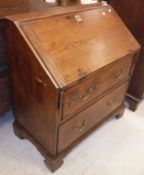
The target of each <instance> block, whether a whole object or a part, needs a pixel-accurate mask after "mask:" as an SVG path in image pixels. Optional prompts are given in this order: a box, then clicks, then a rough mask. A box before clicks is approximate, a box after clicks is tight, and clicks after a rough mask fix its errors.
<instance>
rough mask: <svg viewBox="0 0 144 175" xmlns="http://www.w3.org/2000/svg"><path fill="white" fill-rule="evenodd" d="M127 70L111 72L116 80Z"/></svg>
mask: <svg viewBox="0 0 144 175" xmlns="http://www.w3.org/2000/svg"><path fill="white" fill-rule="evenodd" d="M125 72H126V71H125V70H120V71H119V72H114V73H112V74H111V78H112V79H114V80H120V79H121V78H122V77H123V76H124V74H125Z"/></svg>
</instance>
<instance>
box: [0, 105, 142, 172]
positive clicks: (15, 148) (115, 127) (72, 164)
mask: <svg viewBox="0 0 144 175" xmlns="http://www.w3.org/2000/svg"><path fill="white" fill-rule="evenodd" d="M12 122H13V117H12V113H8V114H6V116H5V117H4V118H1V119H0V175H50V174H52V173H51V172H50V171H49V170H48V169H47V168H46V167H45V165H44V164H43V157H42V156H41V155H40V153H39V152H38V151H37V150H36V149H35V147H34V146H33V145H32V144H31V143H30V142H28V141H27V140H23V141H21V140H19V139H17V137H16V136H15V135H14V133H13V129H12ZM64 161H65V162H64V165H63V166H62V167H61V168H60V169H59V170H58V171H57V172H56V173H54V174H55V175H144V102H142V103H141V104H140V106H139V108H138V110H137V112H135V113H133V112H131V111H129V110H126V111H125V114H124V117H123V118H121V119H119V120H117V119H116V118H112V119H110V120H109V121H107V122H106V123H105V124H104V125H103V126H102V127H100V128H99V129H97V130H96V131H95V132H94V133H93V134H91V135H90V136H89V137H88V138H87V139H86V140H84V141H83V142H81V144H79V145H78V146H77V147H76V148H74V149H73V150H72V151H71V152H70V153H69V154H68V156H67V157H65V159H64Z"/></svg>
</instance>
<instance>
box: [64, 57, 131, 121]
mask: <svg viewBox="0 0 144 175" xmlns="http://www.w3.org/2000/svg"><path fill="white" fill-rule="evenodd" d="M132 61H133V59H132V56H127V57H126V58H125V59H122V60H121V61H118V62H115V63H114V64H111V65H110V66H109V67H107V68H105V69H103V70H100V71H99V72H97V73H96V74H95V75H94V76H93V77H91V78H88V79H85V80H83V81H82V82H80V83H79V84H78V85H76V86H74V87H71V88H69V89H67V90H65V92H64V99H63V101H64V105H63V118H66V117H67V116H68V115H71V114H73V113H75V112H76V111H77V110H78V109H79V108H81V107H83V106H84V105H86V104H88V103H89V102H90V101H92V100H94V99H95V98H96V97H98V96H100V95H102V93H104V92H105V91H107V90H109V89H111V88H112V87H113V86H115V85H116V84H117V83H118V82H120V81H122V80H124V79H125V78H126V77H127V76H128V75H129V73H130V68H131V65H132Z"/></svg>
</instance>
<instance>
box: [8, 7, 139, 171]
mask: <svg viewBox="0 0 144 175" xmlns="http://www.w3.org/2000/svg"><path fill="white" fill-rule="evenodd" d="M7 25H8V30H7V37H8V40H9V42H8V43H9V45H8V51H9V58H10V70H11V78H12V85H13V99H14V114H15V122H14V131H15V133H16V135H17V136H18V137H19V138H21V139H23V138H27V139H29V140H30V141H31V142H32V143H33V144H34V145H36V147H37V148H38V150H39V151H40V152H41V153H42V155H44V157H45V163H46V165H47V166H48V167H49V168H50V169H51V171H55V170H56V169H58V168H59V167H60V166H61V165H62V164H63V157H64V155H66V154H67V153H68V151H69V150H70V149H71V148H72V147H73V146H74V145H76V144H77V143H78V142H80V141H81V140H82V139H83V138H85V137H86V136H87V135H88V134H89V133H91V132H92V131H93V130H94V129H95V128H96V127H98V126H99V125H101V124H102V123H103V122H104V121H105V120H106V119H108V118H109V117H111V116H113V115H116V116H117V117H120V116H122V114H123V112H124V105H123V103H124V102H123V101H124V97H125V94H126V91H127V87H128V84H129V79H130V77H131V74H132V72H133V68H134V64H135V61H136V57H137V52H138V50H139V49H140V46H139V44H138V43H137V42H136V40H135V39H134V38H133V36H132V35H131V34H130V32H129V31H128V30H127V28H126V27H125V26H124V24H123V22H122V21H121V20H120V19H119V17H118V16H117V14H116V13H115V11H114V10H113V9H112V8H111V6H109V5H100V4H98V5H88V6H87V5H84V6H76V7H67V8H57V9H56V8H53V9H51V10H49V11H48V12H45V13H37V14H35V13H31V14H30V13H29V14H23V15H15V16H11V17H8V18H7ZM111 31H113V32H111ZM10 36H11V37H10ZM14 41H17V42H14ZM10 43H14V44H13V46H12V45H11V44H10ZM99 89H101V90H99ZM75 97H78V98H79V100H75ZM83 101H85V102H83ZM68 108H71V111H68Z"/></svg>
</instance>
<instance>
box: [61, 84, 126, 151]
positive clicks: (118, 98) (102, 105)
mask: <svg viewBox="0 0 144 175" xmlns="http://www.w3.org/2000/svg"><path fill="white" fill-rule="evenodd" d="M127 86H128V82H126V83H124V84H123V85H121V86H120V87H118V88H116V89H114V90H113V91H112V92H111V93H109V94H108V95H106V96H104V97H103V98H101V99H100V100H99V101H97V102H95V103H94V104H92V105H91V106H89V107H88V108H86V109H85V110H83V111H82V112H80V113H79V114H77V115H75V116H74V117H73V118H72V119H70V120H69V121H67V122H65V123H64V124H62V125H61V126H60V128H59V135H58V152H59V153H60V152H62V151H63V150H64V149H66V148H67V147H69V146H70V145H71V144H72V143H73V142H74V141H76V140H77V139H78V138H79V137H81V136H82V135H83V134H85V133H86V132H88V131H89V130H90V129H92V128H93V127H94V126H95V125H96V124H98V123H99V122H100V121H101V120H103V119H104V118H106V117H107V116H108V115H109V114H110V113H111V112H112V111H114V110H115V109H116V108H118V107H119V106H120V105H121V104H122V102H123V100H124V97H125V93H126V90H127Z"/></svg>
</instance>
